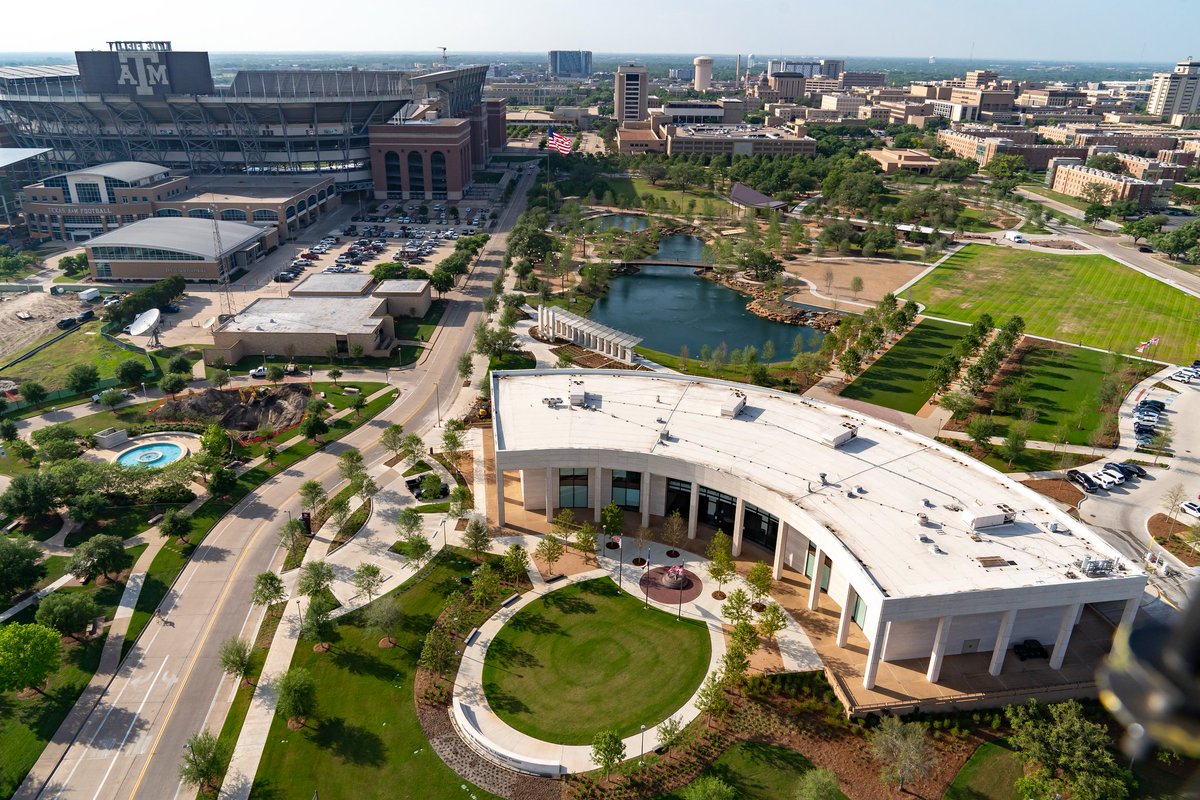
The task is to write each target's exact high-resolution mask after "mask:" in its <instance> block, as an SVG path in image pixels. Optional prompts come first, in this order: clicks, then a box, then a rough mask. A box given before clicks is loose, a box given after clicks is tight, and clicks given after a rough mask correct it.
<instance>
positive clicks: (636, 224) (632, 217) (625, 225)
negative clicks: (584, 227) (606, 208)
mask: <svg viewBox="0 0 1200 800" xmlns="http://www.w3.org/2000/svg"><path fill="white" fill-rule="evenodd" d="M593 221H594V222H595V223H596V227H597V228H598V229H599V230H602V231H606V230H610V229H611V228H620V229H621V230H623V231H644V230H645V229H646V228H647V227H648V226H649V225H650V223H649V222H648V221H647V219H646V218H645V217H642V216H639V215H637V214H605V215H603V216H600V217H596V218H595V219H594V220H593Z"/></svg>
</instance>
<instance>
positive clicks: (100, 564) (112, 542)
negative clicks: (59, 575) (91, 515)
mask: <svg viewBox="0 0 1200 800" xmlns="http://www.w3.org/2000/svg"><path fill="white" fill-rule="evenodd" d="M129 560H130V559H129V556H128V554H126V552H125V544H124V542H122V541H121V537H120V536H108V535H106V534H100V535H99V536H93V537H92V538H91V539H88V540H87V541H86V542H84V543H83V544H81V545H79V546H78V547H76V548H75V552H74V554H73V555H72V556H71V563H70V565H69V566H68V567H67V571H68V572H70V573H71V574H72V575H74V576H75V577H76V578H79V580H81V581H83V582H84V583H87V582H88V581H90V580H92V579H93V578H96V577H98V576H100V575H103V576H104V577H105V578H106V579H108V578H109V575H110V573H112V572H119V571H120V570H122V569H124V568H125V567H126V565H127V564H128V563H129Z"/></svg>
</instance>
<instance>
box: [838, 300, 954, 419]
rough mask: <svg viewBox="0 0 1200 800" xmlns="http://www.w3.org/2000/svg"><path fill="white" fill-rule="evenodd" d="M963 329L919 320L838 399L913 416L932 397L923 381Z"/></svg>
mask: <svg viewBox="0 0 1200 800" xmlns="http://www.w3.org/2000/svg"><path fill="white" fill-rule="evenodd" d="M967 330H968V328H967V327H966V326H963V325H955V324H954V323H951V322H941V321H939V320H933V319H927V320H923V321H922V322H920V323H918V324H917V325H916V326H915V327H914V328H913V329H912V330H911V331H909V332H908V333H906V334H905V335H904V338H902V339H901V340H900V341H898V342H896V344H894V345H892V348H891V349H890V350H888V351H887V352H886V353H884V354H883V356H882V357H880V359H879V360H878V361H876V362H875V363H874V364H872V365H871V366H870V367H868V368H867V369H866V371H865V372H863V373H862V374H861V375H859V376H858V377H857V378H855V379H854V382H853V383H851V384H850V385H849V386H847V387H846V388H845V389H844V390H843V391H842V397H849V398H850V399H852V400H862V401H863V402H864V403H874V404H875V405H878V406H884V407H885V408H894V409H896V410H897V411H904V412H906V413H909V414H915V413H917V411H919V410H920V408H921V406H923V405H925V401H927V400H928V399H929V397H930V395H932V394H933V387H932V386H930V385H929V383H928V381H927V379H928V377H929V370H930V369H932V368H933V365H934V364H936V363H937V362H938V361H939V360H940V359H941V358H942V356H945V355H948V354H949V353H950V351H951V350H953V349H954V345H955V343H956V342H957V341H958V340H959V339H961V338H962V337H963V335H964V334H965V333H966V332H967Z"/></svg>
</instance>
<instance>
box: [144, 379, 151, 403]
mask: <svg viewBox="0 0 1200 800" xmlns="http://www.w3.org/2000/svg"><path fill="white" fill-rule="evenodd" d="M142 399H143V400H149V399H150V398H149V397H147V396H146V382H145V381H142Z"/></svg>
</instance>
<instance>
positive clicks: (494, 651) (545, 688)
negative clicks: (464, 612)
mask: <svg viewBox="0 0 1200 800" xmlns="http://www.w3.org/2000/svg"><path fill="white" fill-rule="evenodd" d="M711 649H712V648H711V643H710V639H709V633H708V628H707V627H706V626H705V625H704V623H702V622H698V621H695V620H689V619H683V620H677V619H676V618H675V615H674V614H668V613H665V612H663V611H659V610H657V609H655V608H645V607H644V606H643V604H642V600H641V599H639V598H636V597H632V596H631V595H628V594H626V593H625V592H623V591H621V590H620V589H618V588H617V585H616V584H615V583H613V582H612V581H611V580H610V579H608V578H599V579H596V580H591V581H584V582H582V583H577V584H574V585H572V586H567V587H564V588H562V589H558V590H556V591H553V592H550V593H549V594H547V595H546V596H545V597H542V598H541V599H538V600H535V601H533V602H532V603H530V604H529V605H528V606H526V607H525V608H523V609H521V610H520V611H519V612H518V613H517V614H516V616H514V617H513V618H512V619H511V620H509V621H508V623H507V624H506V625H505V626H504V627H503V628H501V629H500V632H499V633H498V634H497V635H496V638H495V639H494V640H493V641H492V643H491V645H490V646H489V647H488V651H487V657H486V660H485V661H484V665H483V688H484V693H485V694H486V695H487V700H488V705H490V706H491V708H492V710H493V711H495V712H496V715H497V716H499V717H500V718H501V719H503V720H504V721H505V722H507V723H508V724H509V725H511V726H512V727H514V728H516V729H517V730H519V731H521V732H522V733H525V734H528V735H529V736H533V737H536V738H538V739H542V740H544V741H548V742H555V743H557V744H567V745H589V744H591V743H592V737H594V736H595V735H596V733H597V732H598V731H601V730H604V729H606V728H613V729H614V730H616V732H617V733H618V734H619V735H620V736H622V737H625V736H629V735H631V734H633V733H637V732H638V729H639V727H640V726H641V725H645V726H646V728H647V729H650V728H653V726H655V725H657V724H658V723H659V722H661V721H662V720H664V719H666V718H667V717H669V716H671V715H672V714H674V713H675V712H676V711H677V710H678V709H679V708H680V707H681V706H682V705H683V704H684V703H686V702H687V700H688V698H690V697H691V696H692V694H694V693H695V691H696V689H697V688H698V687H699V686H700V683H701V681H703V680H704V675H705V673H706V672H707V671H708V661H709V657H710V654H711Z"/></svg>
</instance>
